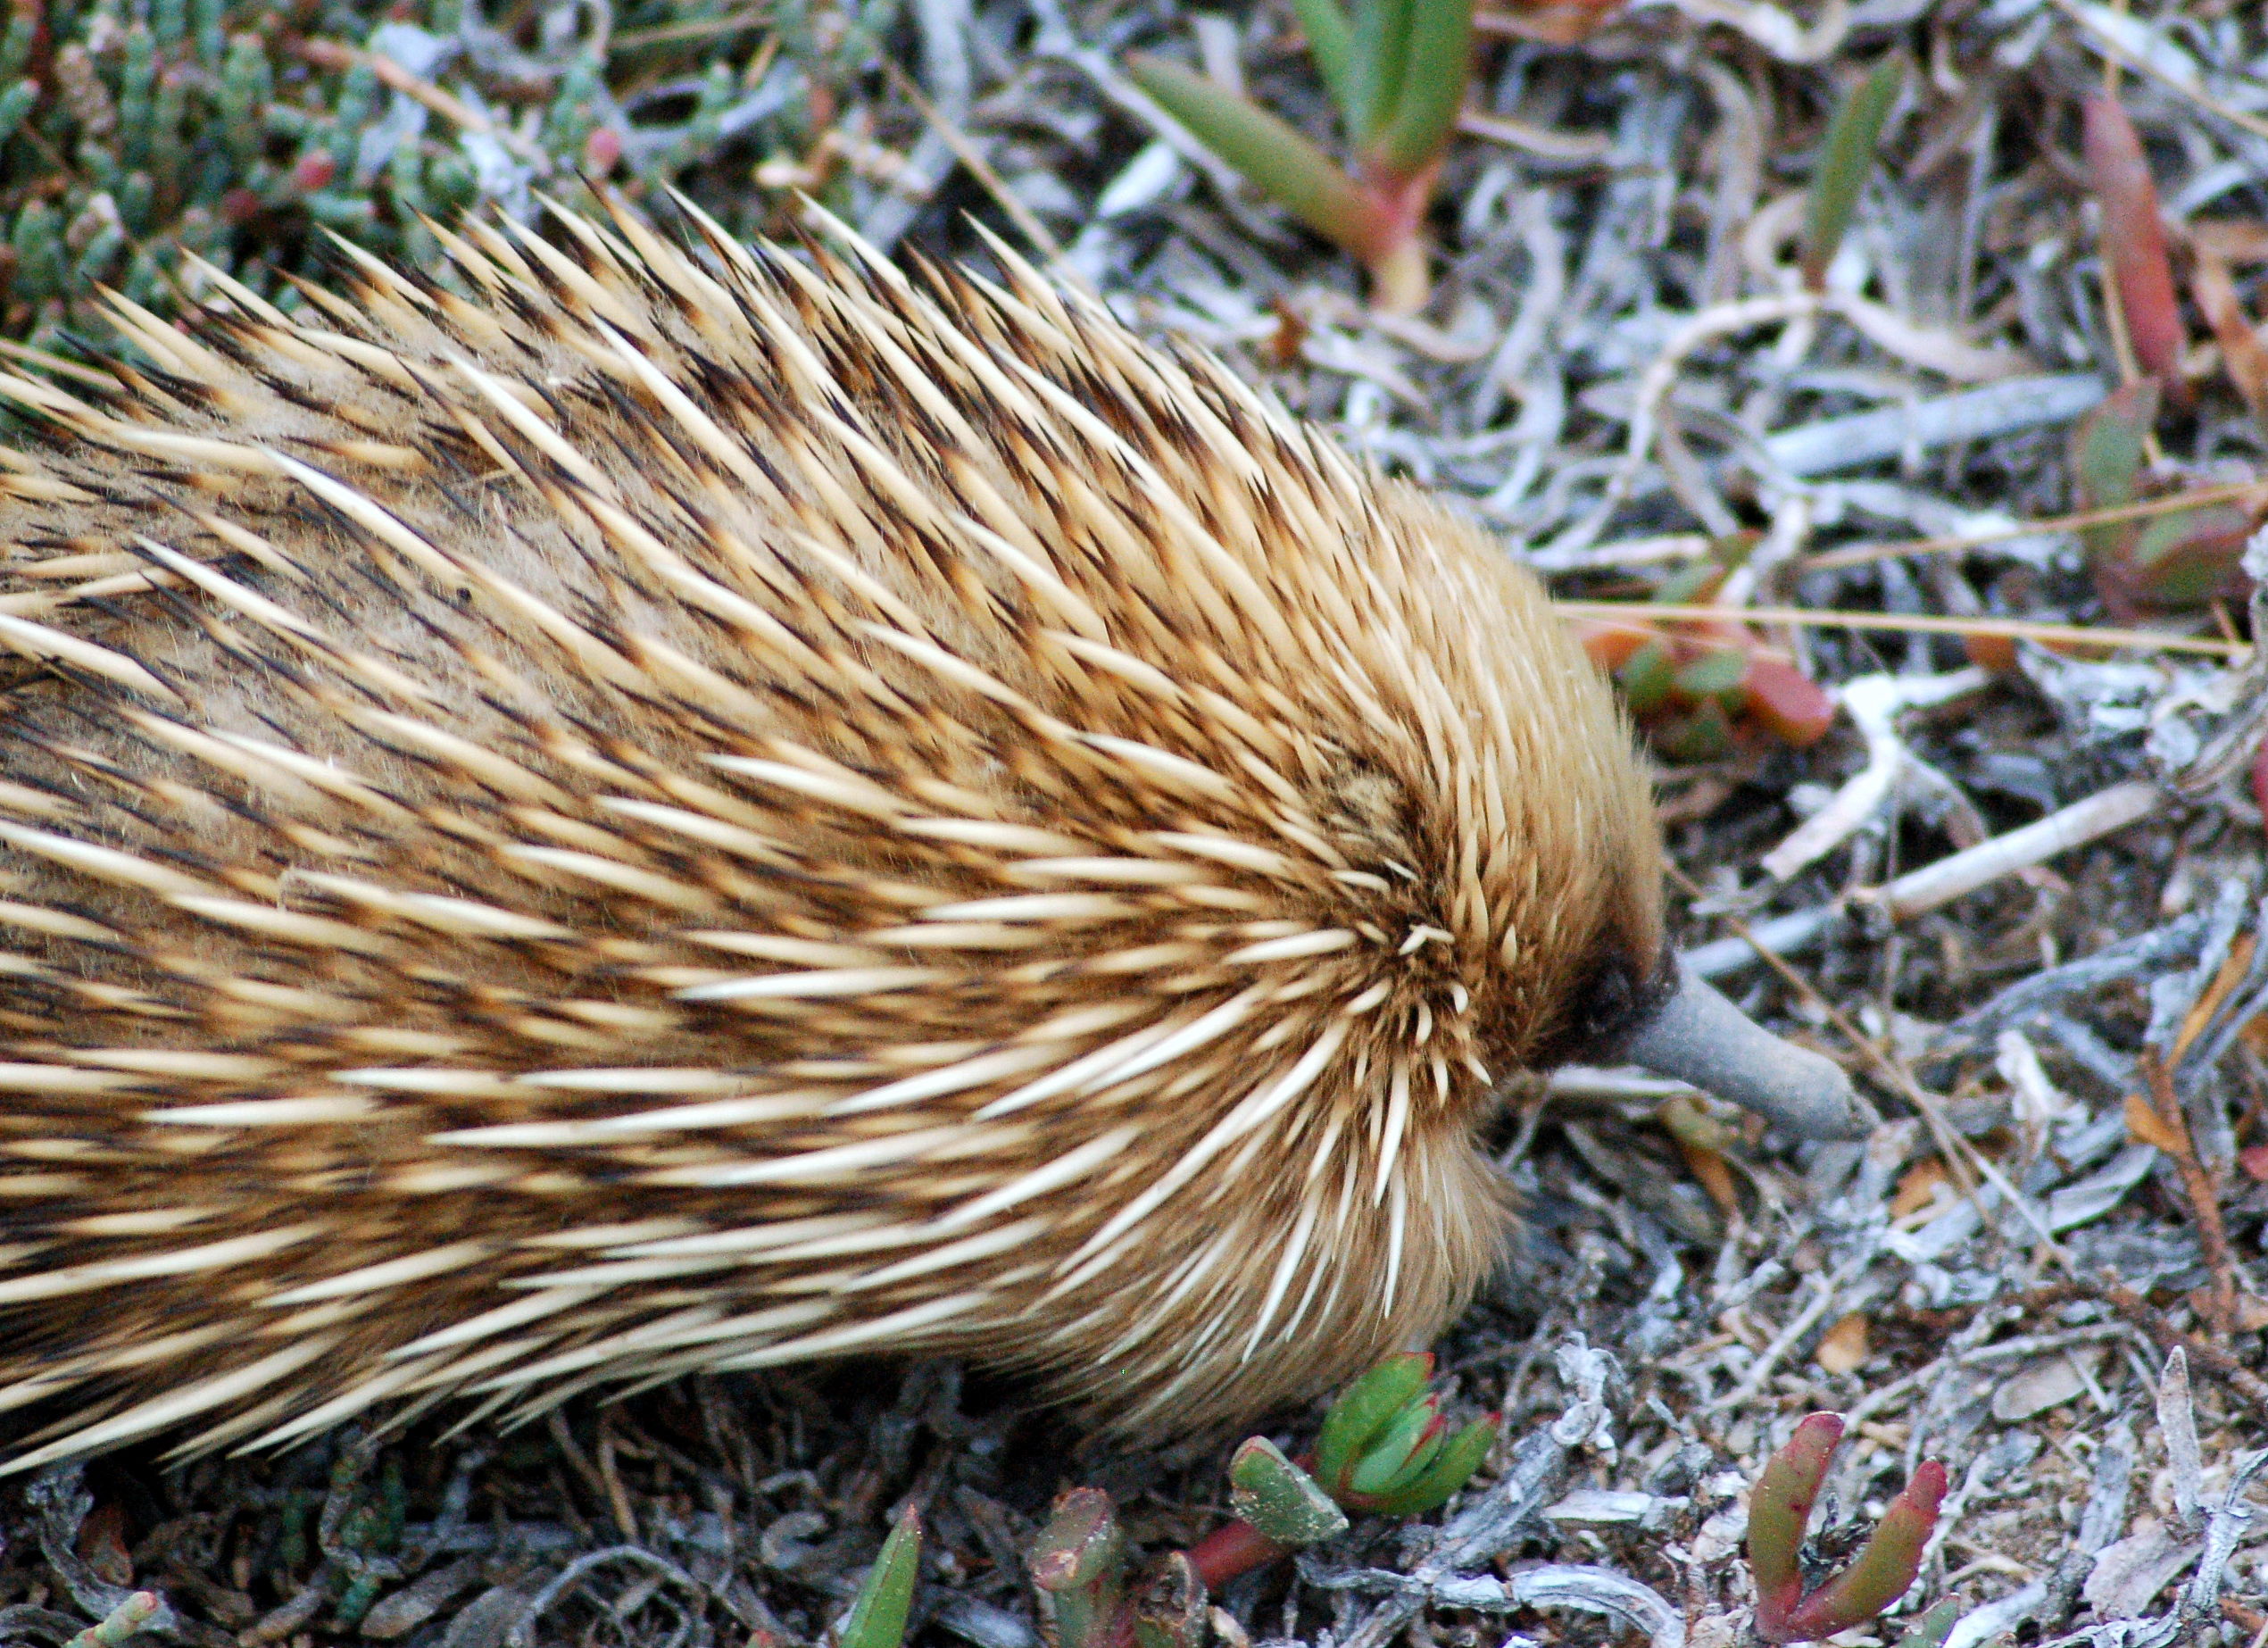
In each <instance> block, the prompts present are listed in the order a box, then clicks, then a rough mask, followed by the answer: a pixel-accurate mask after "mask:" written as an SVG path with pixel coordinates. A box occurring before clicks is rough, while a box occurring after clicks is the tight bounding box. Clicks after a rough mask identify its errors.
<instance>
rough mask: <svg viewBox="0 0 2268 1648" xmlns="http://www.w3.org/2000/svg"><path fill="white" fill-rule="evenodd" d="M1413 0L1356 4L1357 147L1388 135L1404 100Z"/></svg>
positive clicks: (1352, 72)
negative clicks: (1395, 112) (1386, 133)
mask: <svg viewBox="0 0 2268 1648" xmlns="http://www.w3.org/2000/svg"><path fill="white" fill-rule="evenodd" d="M1411 4H1412V0H1355V21H1354V62H1353V63H1352V64H1351V66H1350V76H1349V78H1350V80H1351V81H1352V82H1353V96H1354V108H1355V119H1354V123H1353V130H1352V131H1351V132H1350V134H1349V135H1350V137H1352V138H1353V139H1354V146H1355V147H1356V148H1358V149H1364V150H1367V149H1368V148H1370V147H1371V146H1373V145H1374V144H1375V142H1376V141H1377V140H1378V138H1379V137H1381V136H1382V135H1383V133H1384V131H1385V129H1386V128H1387V127H1388V126H1389V125H1391V124H1392V121H1393V118H1394V110H1395V108H1396V106H1397V105H1398V104H1400V102H1401V90H1402V74H1403V71H1405V70H1406V69H1407V68H1408V64H1409V12H1410V6H1411Z"/></svg>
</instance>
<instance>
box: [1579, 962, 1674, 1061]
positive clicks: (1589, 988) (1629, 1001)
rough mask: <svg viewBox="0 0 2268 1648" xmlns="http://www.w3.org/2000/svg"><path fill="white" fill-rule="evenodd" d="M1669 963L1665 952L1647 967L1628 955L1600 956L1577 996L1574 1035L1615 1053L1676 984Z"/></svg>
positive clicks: (1588, 1046)
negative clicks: (1673, 984)
mask: <svg viewBox="0 0 2268 1648" xmlns="http://www.w3.org/2000/svg"><path fill="white" fill-rule="evenodd" d="M1668 962H1669V956H1668V953H1667V952H1666V951H1665V952H1664V953H1663V957H1662V960H1661V961H1657V963H1656V964H1655V965H1654V966H1653V967H1651V968H1646V969H1641V967H1639V966H1638V964H1636V963H1635V962H1633V961H1632V960H1631V959H1630V958H1629V957H1628V956H1627V955H1622V954H1616V953H1609V954H1608V955H1606V956H1603V957H1601V958H1600V960H1599V961H1598V963H1597V964H1596V965H1595V966H1594V967H1593V968H1592V970H1591V975H1590V977H1589V978H1587V979H1585V980H1584V982H1583V986H1582V988H1581V990H1580V992H1579V993H1578V994H1577V995H1576V998H1575V1008H1574V1023H1575V1035H1576V1037H1577V1039H1579V1040H1580V1042H1581V1043H1582V1045H1583V1047H1585V1048H1586V1049H1588V1050H1590V1051H1591V1052H1593V1053H1612V1052H1614V1051H1616V1050H1617V1049H1619V1048H1620V1047H1621V1045H1622V1044H1623V1043H1624V1042H1625V1041H1627V1040H1629V1039H1630V1037H1631V1036H1634V1035H1635V1034H1637V1032H1638V1031H1639V1029H1640V1028H1641V1027H1642V1026H1644V1024H1645V1023H1646V1021H1647V1020H1649V1019H1650V1018H1652V1017H1653V1016H1654V1013H1655V1012H1656V1011H1657V1009H1659V1007H1660V1006H1661V1004H1662V1001H1663V999H1664V998H1665V996H1666V995H1667V994H1668V989H1669V986H1670V985H1671V984H1672V983H1674V978H1673V977H1672V975H1673V972H1674V970H1673V969H1672V968H1671V967H1670V965H1669V964H1668Z"/></svg>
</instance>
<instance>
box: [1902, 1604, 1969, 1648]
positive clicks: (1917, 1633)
mask: <svg viewBox="0 0 2268 1648" xmlns="http://www.w3.org/2000/svg"><path fill="white" fill-rule="evenodd" d="M1960 1617H1961V1599H1960V1598H1959V1597H1957V1596H1948V1597H1947V1598H1946V1599H1945V1600H1944V1601H1943V1602H1940V1603H1938V1605H1937V1606H1936V1607H1934V1608H1932V1609H1931V1610H1930V1611H1929V1612H1927V1613H1925V1614H1923V1616H1922V1617H1921V1618H1920V1619H1916V1620H1915V1621H1914V1628H1913V1629H1912V1630H1910V1631H1908V1632H1907V1633H1906V1635H1905V1636H1901V1637H1899V1638H1898V1648H1945V1639H1946V1638H1947V1637H1948V1636H1951V1635H1952V1634H1953V1622H1954V1621H1955V1620H1956V1619H1959V1618H1960Z"/></svg>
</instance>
